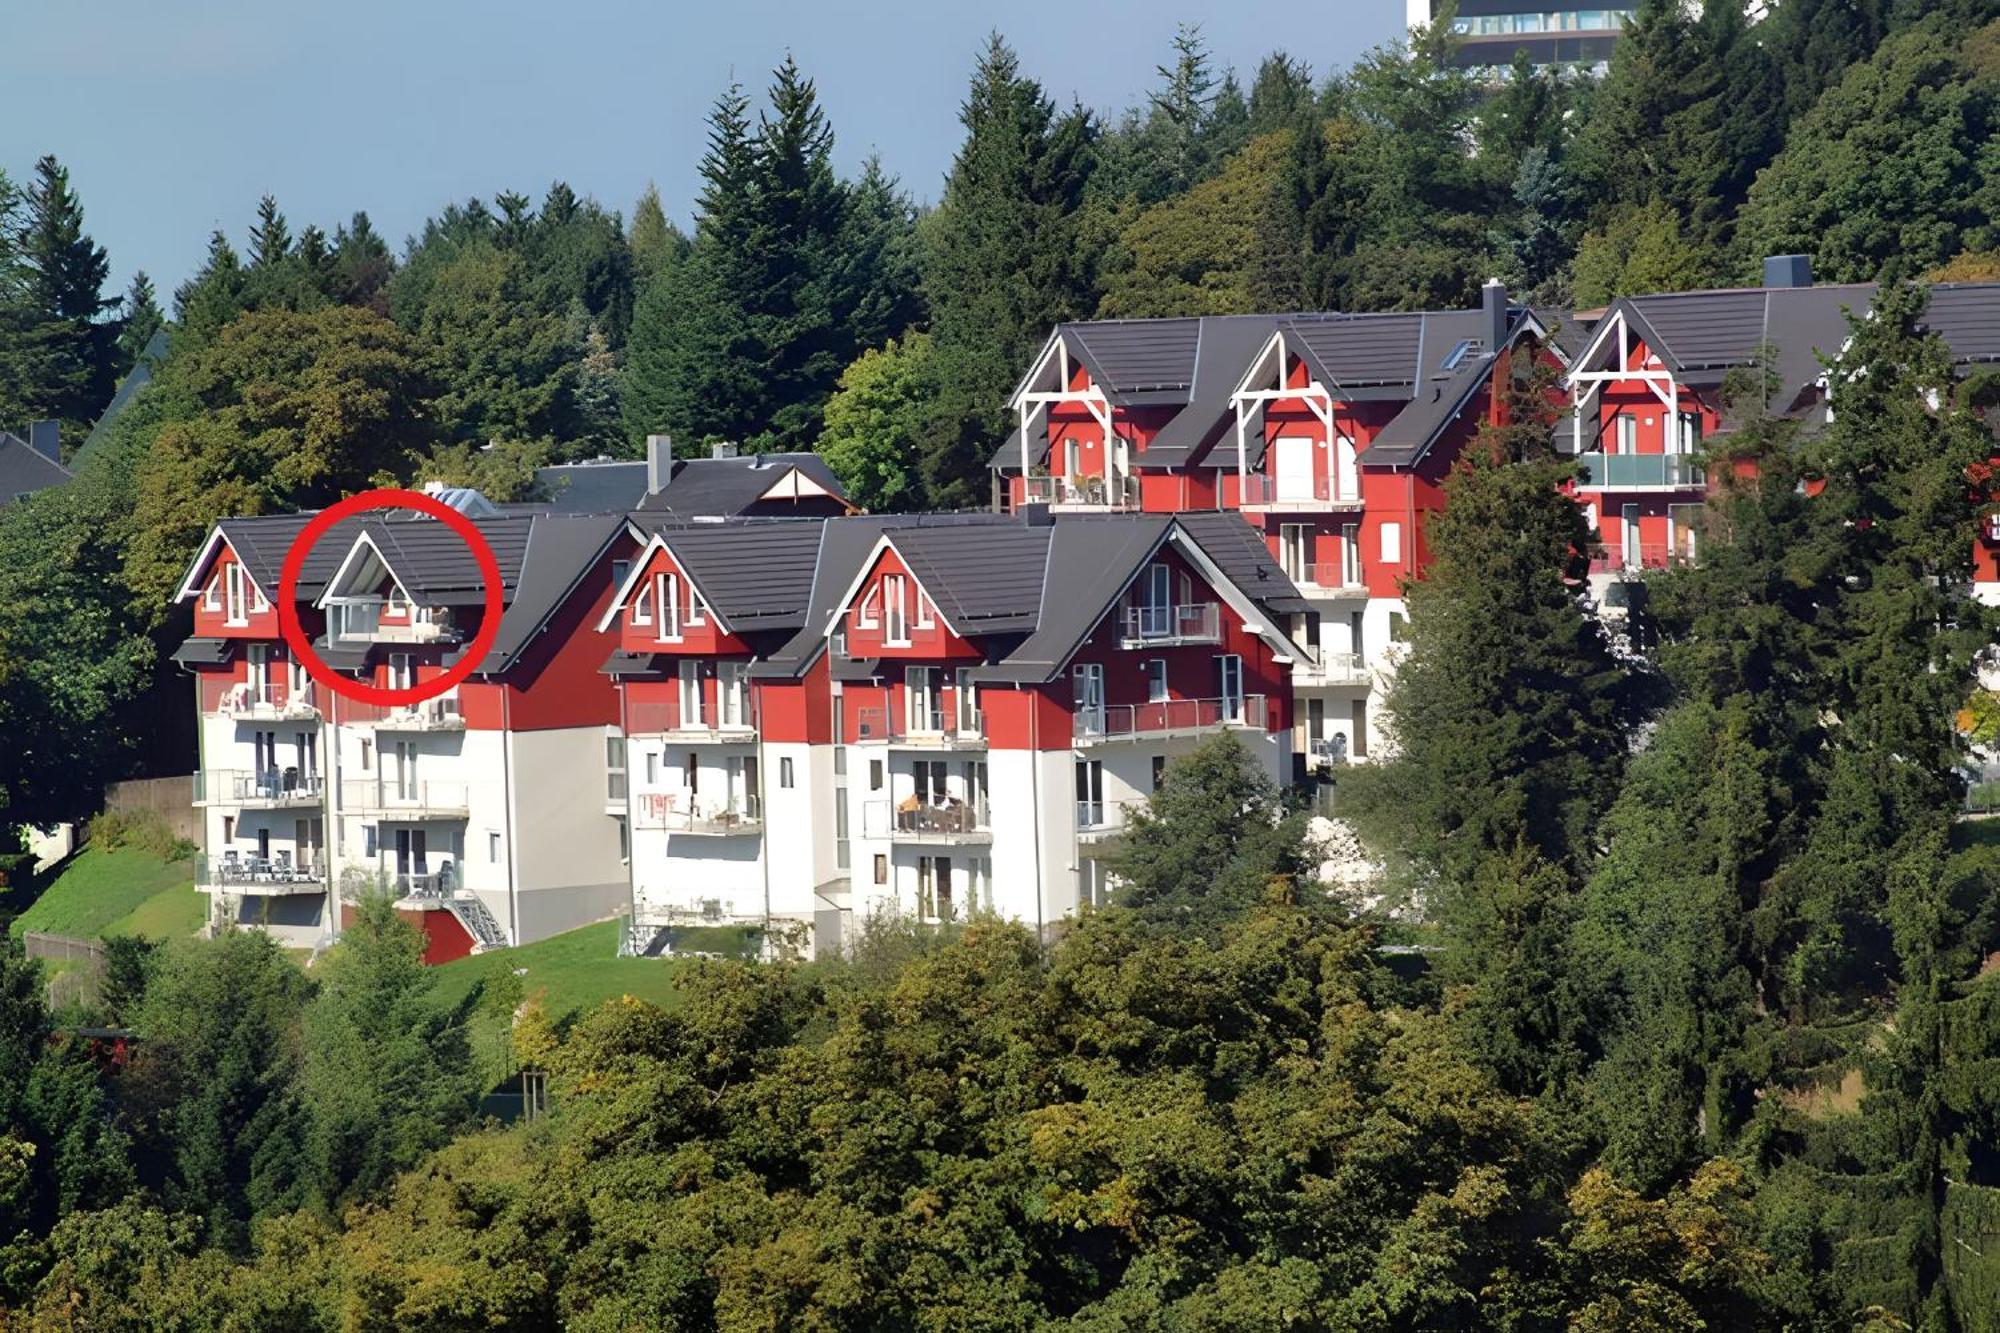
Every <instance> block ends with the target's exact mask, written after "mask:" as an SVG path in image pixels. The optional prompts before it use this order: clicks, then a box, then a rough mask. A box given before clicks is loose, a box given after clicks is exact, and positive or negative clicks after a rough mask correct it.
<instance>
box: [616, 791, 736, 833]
mask: <svg viewBox="0 0 2000 1333" xmlns="http://www.w3.org/2000/svg"><path fill="white" fill-rule="evenodd" d="M632 827H633V828H634V829H644V830H651V831H654V832H663V833H694V834H704V835H707V836H710V837H730V836H736V835H741V834H753V833H762V832H763V831H764V806H763V803H762V801H760V800H759V799H758V797H757V795H756V794H755V793H754V792H752V793H746V794H745V795H743V796H741V797H738V798H736V799H734V800H726V801H723V800H718V801H712V802H711V801H705V800H703V799H701V798H699V797H690V796H688V795H687V794H686V793H683V792H641V793H640V794H639V795H638V796H637V797H636V798H635V799H634V800H633V802H632Z"/></svg>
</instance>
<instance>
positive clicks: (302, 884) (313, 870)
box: [194, 851, 326, 894]
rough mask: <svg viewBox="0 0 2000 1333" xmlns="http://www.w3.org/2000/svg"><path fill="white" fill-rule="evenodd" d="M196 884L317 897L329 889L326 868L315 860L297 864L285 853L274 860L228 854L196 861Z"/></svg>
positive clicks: (238, 891)
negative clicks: (317, 894) (322, 891)
mask: <svg viewBox="0 0 2000 1333" xmlns="http://www.w3.org/2000/svg"><path fill="white" fill-rule="evenodd" d="M194 882H195V884H196V885H197V886H198V887H200V888H204V889H222V890H225V891H228V892H231V893H245V894H287V893H315V892H318V891H320V890H322V889H324V888H325V887H326V867H325V866H324V865H321V864H320V863H318V862H316V861H313V860H311V859H306V860H295V859H294V858H293V856H292V853H290V852H284V851H281V852H275V853H273V854H272V855H270V856H258V855H256V854H254V853H241V852H224V853H222V854H221V855H220V856H198V857H196V858H195V863H194Z"/></svg>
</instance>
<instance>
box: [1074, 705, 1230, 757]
mask: <svg viewBox="0 0 2000 1333" xmlns="http://www.w3.org/2000/svg"><path fill="white" fill-rule="evenodd" d="M1267 714H1268V710H1267V709H1266V707H1265V699H1264V696H1263V695H1261V694H1246V695H1243V696H1241V697H1238V698H1229V699H1164V700H1161V701H1160V702H1159V703H1150V704H1112V705H1109V706H1104V707H1098V708H1079V709H1077V710H1076V715H1075V725H1074V733H1073V734H1074V737H1075V740H1076V743H1077V744H1079V745H1088V744H1092V743H1095V742H1098V741H1109V740H1125V739H1129V738H1133V737H1139V736H1172V735H1185V734H1194V733H1199V732H1203V731H1213V730H1215V729H1217V728H1219V727H1245V728H1250V729H1253V730H1260V731H1261V730H1262V729H1263V728H1264V719H1265V717H1266V716H1267Z"/></svg>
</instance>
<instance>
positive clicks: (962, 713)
mask: <svg viewBox="0 0 2000 1333" xmlns="http://www.w3.org/2000/svg"><path fill="white" fill-rule="evenodd" d="M952 685H953V693H954V696H955V697H954V700H953V702H954V705H955V706H956V707H957V709H958V734H959V735H961V736H977V735H979V734H980V733H981V732H982V731H984V730H985V729H986V728H985V720H984V719H983V718H981V717H980V715H979V688H978V687H977V686H976V685H974V684H973V683H972V668H971V667H960V668H958V672H957V674H956V675H955V676H954V677H953V680H952Z"/></svg>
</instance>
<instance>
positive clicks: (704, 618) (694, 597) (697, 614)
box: [687, 581, 708, 625]
mask: <svg viewBox="0 0 2000 1333" xmlns="http://www.w3.org/2000/svg"><path fill="white" fill-rule="evenodd" d="M687 623H688V624H690V625H706V624H707V623H708V603H707V602H704V601H702V600H701V593H700V592H699V591H698V590H697V589H696V588H695V586H694V584H693V582H692V581H690V582H689V583H688V614H687Z"/></svg>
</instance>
